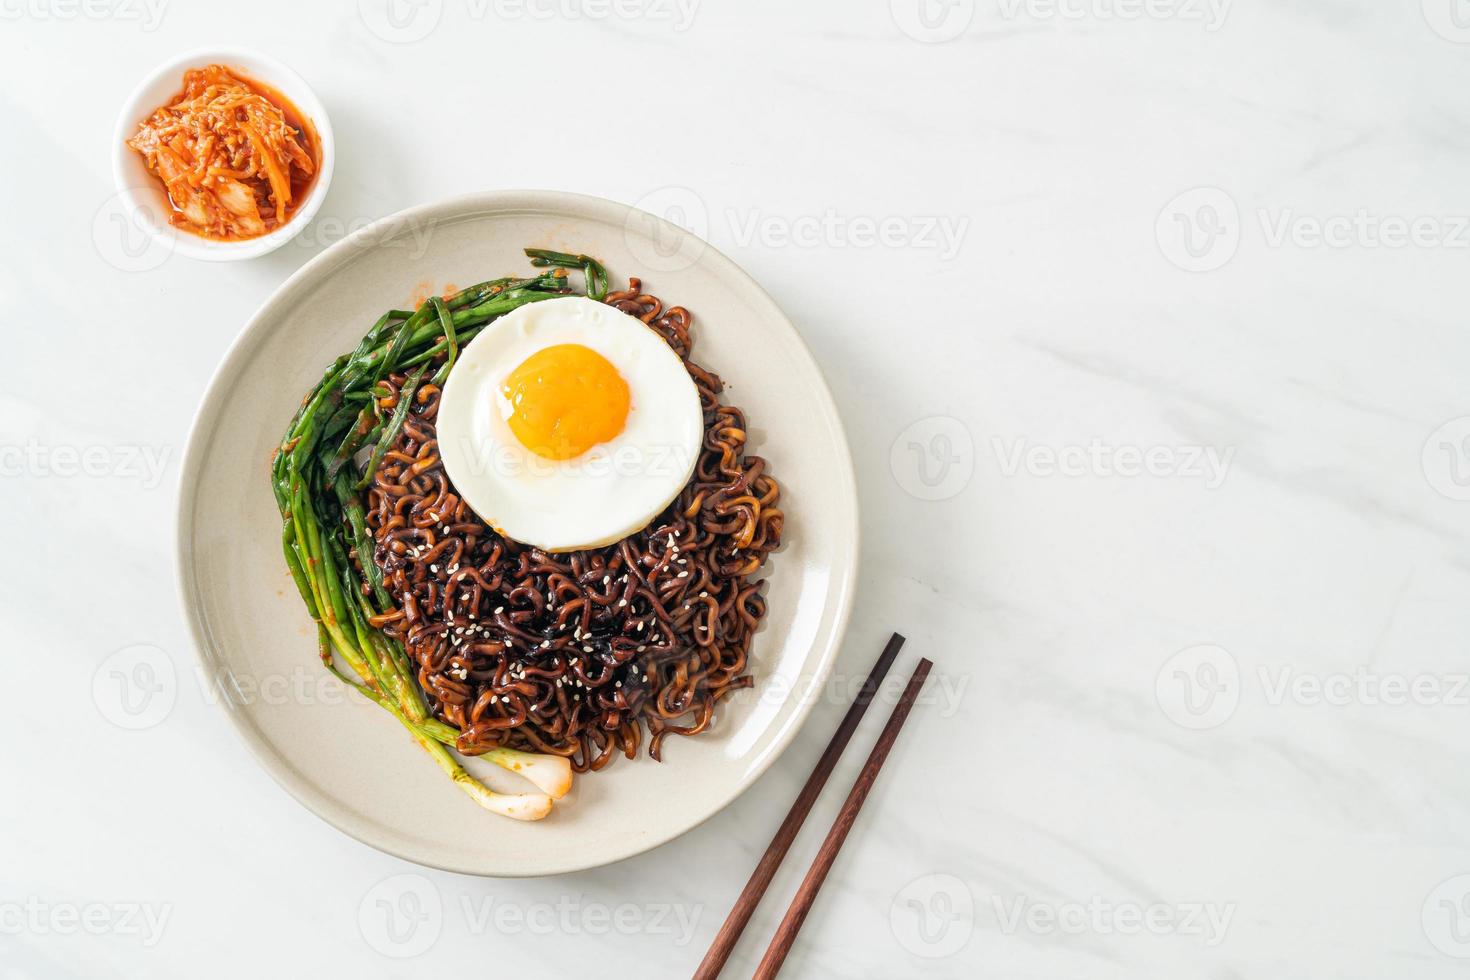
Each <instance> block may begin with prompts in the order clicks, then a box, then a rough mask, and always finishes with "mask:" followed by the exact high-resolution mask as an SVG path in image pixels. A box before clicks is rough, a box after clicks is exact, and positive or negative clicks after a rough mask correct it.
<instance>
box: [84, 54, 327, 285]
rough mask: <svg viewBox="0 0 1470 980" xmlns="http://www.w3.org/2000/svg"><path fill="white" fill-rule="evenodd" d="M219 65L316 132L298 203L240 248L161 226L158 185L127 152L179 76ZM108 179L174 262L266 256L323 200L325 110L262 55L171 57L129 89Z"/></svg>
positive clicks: (165, 207)
mask: <svg viewBox="0 0 1470 980" xmlns="http://www.w3.org/2000/svg"><path fill="white" fill-rule="evenodd" d="M213 64H221V65H224V66H225V67H227V68H231V69H235V70H237V71H238V72H239V73H240V74H241V75H243V76H245V77H246V78H248V79H250V80H252V81H258V82H262V83H264V84H265V85H268V86H270V87H271V88H274V89H276V90H277V91H279V92H280V93H281V94H282V95H284V96H285V97H286V98H287V99H289V100H290V101H291V102H292V104H294V105H295V107H296V109H297V110H298V111H299V112H300V113H301V114H302V115H303V116H305V117H306V119H307V121H308V122H310V123H311V125H312V126H313V127H314V128H315V130H316V137H317V144H318V146H319V148H320V154H321V161H320V167H319V169H318V171H317V175H316V180H314V181H313V182H312V185H311V189H310V190H308V191H307V193H306V200H304V201H302V202H301V204H300V206H298V207H297V209H296V212H295V214H293V215H292V216H291V219H290V220H289V221H287V222H286V223H285V224H284V225H282V226H281V227H279V228H277V229H276V230H275V231H273V232H271V233H270V234H267V235H261V236H260V237H259V238H250V239H246V240H245V241H240V242H221V241H214V240H213V239H209V238H203V237H201V236H199V235H194V234H191V233H189V232H187V231H183V230H181V229H179V228H176V227H174V226H173V225H171V224H169V222H168V219H167V215H168V213H169V204H168V197H167V195H166V194H165V193H164V190H163V184H162V183H161V182H160V181H159V180H158V178H157V177H154V176H153V175H152V174H150V173H149V172H148V168H147V167H146V166H144V164H143V157H142V155H141V154H139V153H138V152H137V151H136V150H134V149H132V148H131V147H129V146H128V145H127V141H128V139H129V138H131V137H132V135H133V134H134V133H136V132H137V131H138V124H139V123H141V122H142V121H143V120H144V119H146V118H148V116H149V115H150V114H152V112H153V110H154V109H157V108H158V107H159V106H161V105H164V104H165V103H166V102H168V100H169V99H171V98H172V97H173V96H175V95H177V94H178V92H179V90H180V89H181V88H183V82H184V72H185V71H186V70H187V69H190V68H202V67H204V66H205V65H213ZM112 143H113V145H112V174H113V179H114V180H115V181H116V182H117V189H118V195H119V197H120V198H121V200H122V203H123V205H124V207H126V209H127V211H128V213H129V214H130V215H131V216H132V217H133V220H134V224H135V225H137V226H138V227H140V228H146V229H148V231H149V232H150V233H152V235H153V236H154V237H155V238H157V239H158V240H159V241H160V242H161V243H163V244H164V245H166V246H167V247H168V248H170V249H171V250H172V251H174V252H177V253H178V254H179V255H186V256H188V257H190V258H194V259H206V260H208V261H211V262H230V261H234V260H235V259H253V258H255V257H256V256H258V255H265V254H266V253H267V252H273V251H275V250H276V249H278V248H280V247H281V246H282V245H284V244H286V243H287V242H289V241H290V240H291V239H292V238H295V237H296V236H297V235H298V234H300V232H301V229H303V228H305V227H306V226H307V224H308V223H309V222H310V221H311V219H312V218H314V217H316V213H317V211H319V210H321V206H322V201H324V200H325V199H326V196H327V187H328V185H330V184H331V183H332V166H333V163H334V162H335V160H336V156H337V147H336V142H335V141H334V140H333V138H332V123H331V120H329V119H328V118H327V110H326V108H325V107H324V106H323V105H322V103H321V100H320V99H318V98H317V97H316V93H315V92H313V91H312V90H311V86H309V85H307V84H306V80H305V79H303V78H302V77H301V76H300V75H298V74H296V72H294V71H292V70H291V69H290V68H287V67H286V66H285V65H283V64H281V62H279V61H277V60H276V59H274V58H271V57H268V56H266V55H263V54H257V53H256V52H253V51H245V50H243V49H240V48H201V49H199V50H196V51H190V52H187V53H185V54H181V55H179V56H178V57H177V58H173V59H170V60H169V61H168V62H166V63H164V64H162V65H159V66H158V67H157V68H155V69H154V70H153V71H151V72H149V74H148V76H147V77H146V78H144V79H143V81H142V82H141V83H140V84H139V85H138V87H137V88H136V89H134V90H133V93H132V95H130V96H128V99H127V101H126V102H125V103H123V107H122V112H121V113H119V114H118V117H117V131H116V132H115V133H114V134H113V140H112Z"/></svg>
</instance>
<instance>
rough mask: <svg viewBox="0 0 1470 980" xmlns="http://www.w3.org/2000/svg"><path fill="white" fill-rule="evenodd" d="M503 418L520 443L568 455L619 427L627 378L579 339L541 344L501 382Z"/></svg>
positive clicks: (549, 454)
mask: <svg viewBox="0 0 1470 980" xmlns="http://www.w3.org/2000/svg"><path fill="white" fill-rule="evenodd" d="M500 391H501V394H503V395H505V398H506V400H507V401H509V402H510V416H509V417H508V418H507V419H506V422H507V423H508V424H509V425H510V431H511V432H513V433H515V437H516V438H517V439H519V440H520V443H521V445H523V446H525V447H526V448H527V449H529V450H530V451H531V452H533V453H535V454H536V455H537V456H540V457H542V458H544V459H572V458H573V457H576V456H580V455H582V454H583V453H585V452H586V451H587V450H589V449H591V448H592V447H593V446H595V445H597V444H598V443H600V442H607V441H608V440H609V439H611V438H613V437H614V436H616V435H617V434H618V433H619V432H622V431H623V425H624V424H625V423H626V422H627V420H628V405H629V396H628V382H626V381H624V380H623V376H622V375H621V374H619V373H618V369H617V368H615V367H613V365H612V362H611V361H609V360H608V359H607V358H605V357H603V356H602V355H601V354H599V353H597V351H595V350H592V349H591V348H590V347H583V346H582V345H581V344H556V345H555V346H552V347H543V348H542V349H541V350H538V351H537V352H536V353H534V354H532V355H531V356H530V357H528V358H526V359H525V360H524V361H522V362H521V364H520V366H519V367H517V368H516V369H515V370H514V371H512V372H511V373H510V376H509V377H507V378H506V379H505V383H504V384H503V385H501V386H500Z"/></svg>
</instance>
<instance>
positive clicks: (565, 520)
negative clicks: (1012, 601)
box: [436, 296, 704, 552]
mask: <svg viewBox="0 0 1470 980" xmlns="http://www.w3.org/2000/svg"><path fill="white" fill-rule="evenodd" d="M436 424H437V428H438V435H439V452H440V455H441V456H442V458H443V460H444V469H445V472H446V473H447V474H448V475H449V480H450V482H451V483H453V485H454V489H455V490H456V491H457V492H458V493H459V494H460V496H461V497H463V498H464V500H465V502H466V503H467V504H469V506H470V507H471V508H472V509H473V510H474V511H475V513H476V514H478V515H479V516H480V518H481V519H482V520H484V521H485V522H486V523H487V524H489V525H490V526H492V527H494V528H495V529H496V530H497V531H498V532H500V533H501V534H503V535H504V536H506V537H508V538H511V539H513V540H515V541H519V542H522V543H523V544H529V545H534V546H535V547H538V548H541V549H543V550H546V551H558V552H560V551H576V550H578V549H581V548H594V547H599V546H601V545H606V544H612V543H613V542H615V541H618V540H620V539H622V538H625V537H627V536H628V535H630V534H633V533H634V532H636V531H639V530H641V529H643V528H644V527H646V526H647V525H648V523H649V522H650V521H652V520H653V519H654V518H655V517H657V516H658V514H659V513H660V512H661V511H662V510H663V509H664V508H665V507H667V506H668V505H669V503H670V502H671V501H672V500H673V499H674V498H675V497H677V496H678V495H679V491H680V490H682V489H683V488H684V486H685V484H687V483H688V482H689V477H690V475H691V474H692V473H693V472H694V464H695V461H696V460H697V459H698V456H699V449H700V446H701V444H702V443H703V441H704V412H703V409H702V408H701V406H700V403H699V392H698V391H697V390H696V389H695V387H694V381H693V379H692V378H690V377H689V372H688V371H687V370H685V368H684V363H683V361H681V360H680V359H679V355H677V354H675V353H674V351H673V349H672V348H671V347H669V345H668V344H667V343H665V342H664V339H663V338H662V337H661V336H659V334H658V333H657V332H655V331H654V330H653V329H652V328H651V327H649V326H648V325H647V324H645V323H644V322H643V321H641V320H639V319H638V318H637V317H633V316H629V315H628V314H627V313H624V312H622V311H621V310H618V309H616V308H614V307H611V306H608V305H607V304H605V303H599V302H596V301H595V300H590V299H586V298H585V297H580V296H567V297H564V298H558V299H550V300H542V301H540V302H536V303H530V304H528V305H526V306H522V307H520V308H519V309H516V310H514V311H512V312H510V313H508V314H506V315H505V316H503V317H501V318H500V319H499V320H495V321H493V322H492V323H490V324H489V325H488V326H486V327H485V328H484V329H483V330H482V331H480V333H479V334H477V335H476V336H475V337H474V339H473V340H471V341H470V342H469V343H468V344H466V345H465V346H464V348H463V349H462V350H461V351H460V352H459V359H458V360H457V361H456V362H455V365H454V368H453V370H451V371H450V373H449V378H448V380H447V381H446V382H445V384H444V390H443V392H442V393H441V395H440V401H439V412H438V418H437V423H436Z"/></svg>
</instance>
